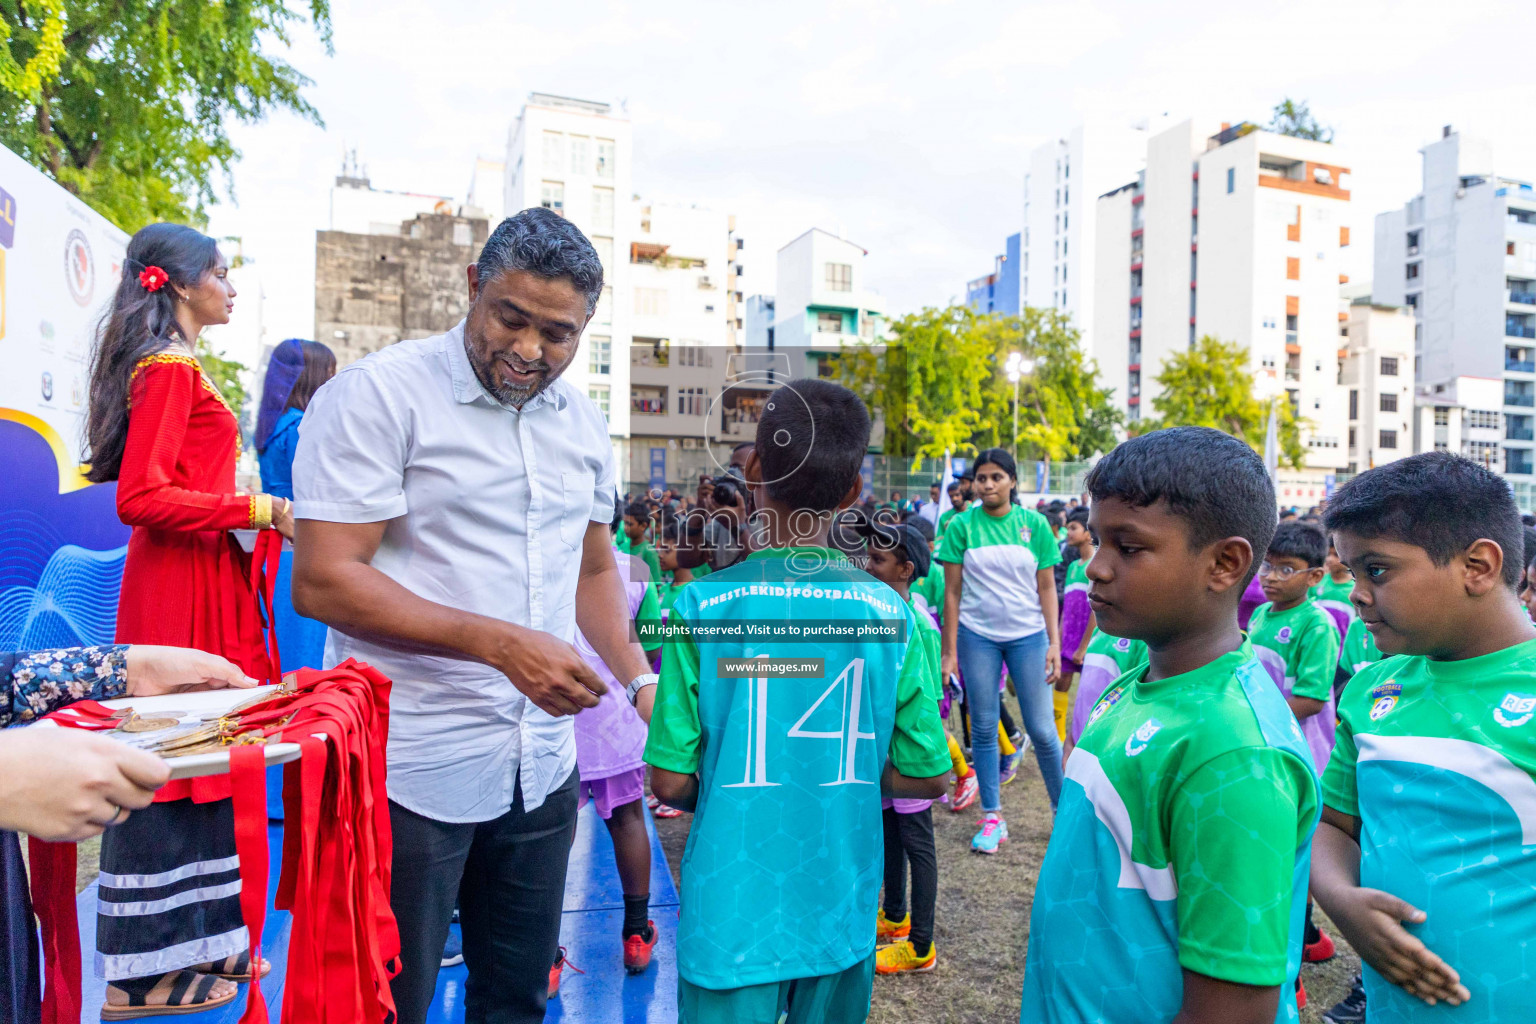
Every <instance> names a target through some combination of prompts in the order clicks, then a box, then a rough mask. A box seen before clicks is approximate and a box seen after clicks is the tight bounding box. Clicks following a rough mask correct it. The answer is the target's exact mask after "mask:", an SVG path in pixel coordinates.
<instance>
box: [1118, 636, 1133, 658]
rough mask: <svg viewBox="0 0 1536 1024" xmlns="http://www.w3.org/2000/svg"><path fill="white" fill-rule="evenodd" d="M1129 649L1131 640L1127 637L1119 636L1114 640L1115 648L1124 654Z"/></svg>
mask: <svg viewBox="0 0 1536 1024" xmlns="http://www.w3.org/2000/svg"><path fill="white" fill-rule="evenodd" d="M1130 649H1131V641H1130V640H1129V639H1127V638H1126V637H1121V638H1120V639H1119V640H1116V641H1115V650H1117V651H1119V652H1120V653H1121V654H1124V653H1125V652H1126V651H1128V650H1130Z"/></svg>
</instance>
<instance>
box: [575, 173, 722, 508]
mask: <svg viewBox="0 0 1536 1024" xmlns="http://www.w3.org/2000/svg"><path fill="white" fill-rule="evenodd" d="M629 211H630V216H631V218H632V219H633V221H634V233H633V238H634V241H633V242H631V243H630V250H629V262H630V267H629V278H630V281H631V283H632V291H631V295H630V297H629V298H630V300H631V321H630V322H631V325H632V331H633V335H632V344H631V347H630V349H629V351H628V359H629V378H630V391H629V424H630V438H629V443H628V445H627V446H626V447H627V448H628V461H627V463H626V464H625V466H624V467H623V472H622V474H621V475H622V476H623V477H624V479H625V481H626V482H628V483H632V484H633V486H632V487H631V489H633V490H638V489H639V487H640V486H642V485H643V486H656V487H665V486H667V484H668V483H686V482H687V481H688V480H690V479H693V478H695V477H696V476H697V474H698V473H700V472H704V473H710V474H711V475H713V474H714V473H718V472H719V471H720V467H721V466H723V465H725V464H726V459H727V458H728V456H729V452H730V445H731V444H732V443H734V442H735V441H738V440H740V439H742V438H741V436H739V435H740V434H741V432H740V431H739V430H737V429H732V426H733V425H728V424H726V423H725V422H724V417H723V415H722V410H721V408H720V405H721V395H722V392H723V391H724V390H725V382H726V378H727V375H728V374H729V373H730V372H731V369H732V367H733V365H734V356H735V354H736V352H737V351H738V335H739V331H738V326H737V325H738V316H737V314H738V311H739V310H741V309H742V307H743V306H744V305H745V303H744V302H743V301H742V300H741V296H740V294H739V292H738V291H737V281H738V278H739V265H738V264H737V262H736V260H737V257H738V255H739V253H740V249H741V246H740V239H738V238H737V237H736V234H735V218H734V217H732V216H730V215H729V214H725V213H718V212H716V211H713V210H708V209H704V208H702V207H697V206H684V205H669V204H664V203H657V202H650V201H643V200H634V201H632V202H631V203H630V206H629ZM588 352H589V353H590V368H591V370H592V371H593V375H594V379H597V377H599V376H603V375H605V374H606V375H611V366H610V365H609V364H610V363H611V361H612V359H613V358H615V357H618V358H622V357H623V356H624V353H623V352H622V351H617V350H615V351H612V352H610V351H609V350H608V349H607V348H606V347H600V346H598V345H590V344H589V346H588Z"/></svg>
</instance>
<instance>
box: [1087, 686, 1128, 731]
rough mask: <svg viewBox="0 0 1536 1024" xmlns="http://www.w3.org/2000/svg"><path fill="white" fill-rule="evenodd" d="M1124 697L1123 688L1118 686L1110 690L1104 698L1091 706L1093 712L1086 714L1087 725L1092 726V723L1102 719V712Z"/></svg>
mask: <svg viewBox="0 0 1536 1024" xmlns="http://www.w3.org/2000/svg"><path fill="white" fill-rule="evenodd" d="M1124 696H1125V687H1123V686H1120V687H1116V688H1115V689H1113V690H1110V691H1109V692H1108V693H1106V694H1105V695H1104V696H1102V697H1100V698H1099V702H1098V703H1097V704H1095V705H1094V706H1093V710H1092V711H1090V712H1088V724H1089V725H1092V724H1093V723H1094V722H1097V721H1098V720H1099V719H1101V718H1103V717H1104V712H1106V711H1108V710H1109V709H1110V708H1112V707H1114V706H1115V705H1116V704H1118V703H1120V698H1121V697H1124Z"/></svg>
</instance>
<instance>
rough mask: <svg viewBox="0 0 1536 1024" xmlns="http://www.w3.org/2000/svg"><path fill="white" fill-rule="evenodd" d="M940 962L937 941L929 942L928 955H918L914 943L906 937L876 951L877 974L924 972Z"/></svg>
mask: <svg viewBox="0 0 1536 1024" xmlns="http://www.w3.org/2000/svg"><path fill="white" fill-rule="evenodd" d="M938 962H939V947H938V944H937V943H933V942H930V943H929V944H928V955H927V956H922V957H920V956H918V955H917V951H916V950H915V949H913V948H912V943H911V942H910V941H908V940H906V939H903V940H902V941H900V942H898V943H896V944H895V945H891V946H886V947H885V948H884V949H881V950H877V951H876V952H875V973H876V974H922V973H924V972H925V971H931V970H933V968H934V965H935V964H937V963H938Z"/></svg>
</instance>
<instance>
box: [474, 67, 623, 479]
mask: <svg viewBox="0 0 1536 1024" xmlns="http://www.w3.org/2000/svg"><path fill="white" fill-rule="evenodd" d="M632 138H633V133H632V130H631V125H630V122H629V119H628V118H627V117H623V116H620V115H617V114H615V113H614V112H613V111H612V109H611V107H610V106H609V105H608V104H607V103H597V102H592V101H589V100H579V99H570V98H568V97H564V96H552V95H550V94H548V93H539V92H536V93H532V94H531V95H529V97H528V102H527V103H526V104H525V105H524V106H523V110H522V112H521V113H520V114H519V115H518V117H517V120H516V121H514V122H513V123H512V127H511V130H510V133H509V137H508V140H507V159H506V189H505V194H504V198H503V204H502V209H503V212H504V213H507V214H511V213H516V212H518V211H519V210H526V209H528V208H530V207H534V206H543V207H547V208H548V209H551V210H554V211H556V212H557V213H559V214H561V215H562V216H564V217H567V218H569V219H570V220H571V221H573V222H574V223H575V224H576V226H577V227H579V228H581V230H582V232H583V233H584V234H585V235H586V236H587V237H588V238H589V239H591V241H592V245H593V247H594V248H596V249H597V254H598V257H599V258H600V259H601V260H602V263H603V277H604V287H603V295H602V298H601V299H600V300H599V302H598V304H597V312H596V314H595V315H594V316H593V318H592V322H591V323H590V324H589V325H588V326H587V331H586V334H585V336H584V337H583V339H582V345H583V346H584V347H585V348H586V349H587V351H588V353H589V354H590V353H591V351H592V350H594V349H603V348H606V349H607V350H609V351H611V352H615V353H625V352H628V351H629V344H630V336H631V333H632V331H631V324H630V306H631V304H630V302H629V301H627V298H626V297H627V296H629V295H630V294H631V289H632V287H633V285H632V283H631V281H630V262H629V252H630V245H631V243H633V242H634V241H635V238H634V233H635V229H636V225H635V224H634V223H633V221H632V218H630V217H628V216H626V213H627V212H628V211H629V209H630V202H629V198H630V196H631V195H632V194H633V189H632V187H631V180H632V178H631V176H632V168H633V164H634V161H633V159H632V156H633V152H634V151H633V146H632ZM592 365H593V364H592V361H591V359H590V358H587V359H583V358H580V357H578V358H577V359H576V361H575V362H574V363H573V364H572V366H571V367H570V368H569V369H568V370H566V372H565V377H566V379H567V380H569V381H571V382H572V383H573V384H575V385H577V386H578V387H580V388H583V389H585V390H586V391H587V393H588V394H589V395H591V396H592V398H593V400H594V401H595V402H597V404H598V405H599V406H600V407H602V408H603V409H605V411H606V412H607V414H608V433H609V435H610V436H612V437H614V438H623V437H628V436H629V413H630V403H629V401H628V400H627V398H628V395H629V360H628V359H622V358H621V359H612V360H610V361H609V362H608V363H607V366H608V372H607V373H594V372H593V371H592ZM599 365H602V364H599ZM616 396H617V397H616ZM621 454H622V453H621ZM621 464H622V459H621Z"/></svg>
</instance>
